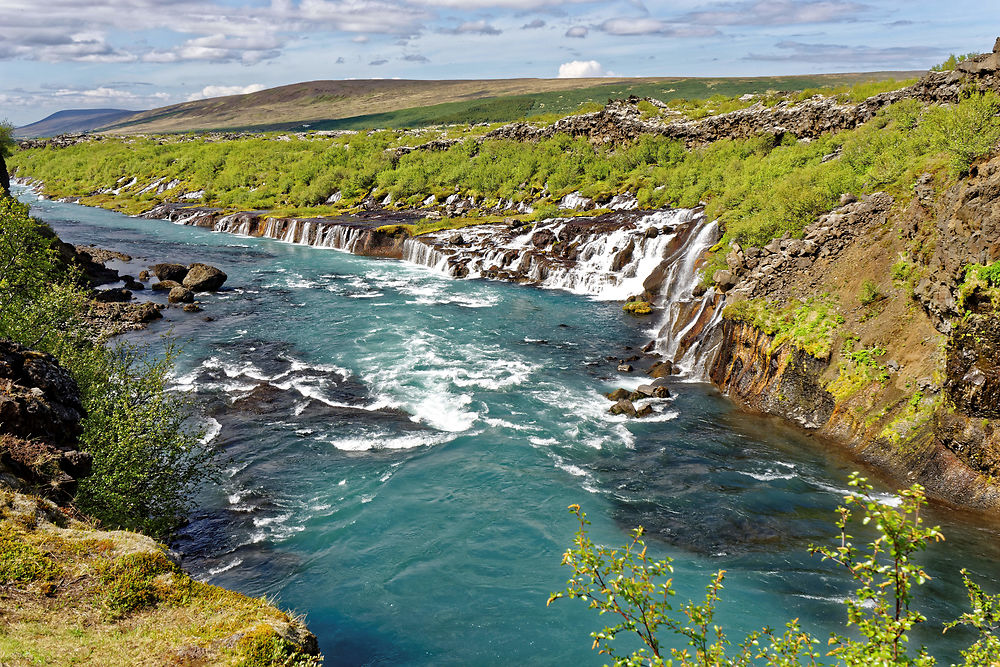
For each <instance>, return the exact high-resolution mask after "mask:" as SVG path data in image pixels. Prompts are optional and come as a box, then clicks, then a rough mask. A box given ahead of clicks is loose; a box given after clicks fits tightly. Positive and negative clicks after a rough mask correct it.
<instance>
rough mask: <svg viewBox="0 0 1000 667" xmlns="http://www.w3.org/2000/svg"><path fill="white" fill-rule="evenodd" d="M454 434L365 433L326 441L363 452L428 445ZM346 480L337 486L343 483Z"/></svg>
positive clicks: (349, 450) (447, 438) (438, 442)
mask: <svg viewBox="0 0 1000 667" xmlns="http://www.w3.org/2000/svg"><path fill="white" fill-rule="evenodd" d="M453 437H454V436H451V435H448V434H442V433H423V432H420V433H410V434H407V435H400V436H387V435H374V436H372V435H366V436H357V437H348V438H331V439H329V440H328V442H329V443H330V444H331V445H333V446H334V447H336V448H337V449H340V450H343V451H348V452H364V451H369V450H373V449H376V450H377V449H413V448H415V447H430V446H433V445H440V444H442V443H445V442H448V441H450V440H451V439H452V438H453ZM346 483H347V482H346V480H345V481H343V482H340V483H339V484H338V486H342V485H345V484H346Z"/></svg>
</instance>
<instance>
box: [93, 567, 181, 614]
mask: <svg viewBox="0 0 1000 667" xmlns="http://www.w3.org/2000/svg"><path fill="white" fill-rule="evenodd" d="M179 571H180V570H179V568H178V567H177V566H176V565H175V564H174V563H172V562H171V561H170V559H168V558H167V557H166V556H165V555H164V554H163V553H161V552H159V551H157V552H140V553H133V554H127V555H124V556H119V557H118V558H116V559H114V560H113V561H109V562H107V563H105V564H104V565H103V566H101V567H100V569H99V572H98V579H99V581H100V584H101V588H100V593H101V598H102V600H103V601H104V605H105V606H106V607H107V609H108V610H109V611H110V612H111V613H112V614H114V615H116V616H124V615H125V614H129V613H131V612H133V611H137V610H139V609H143V608H145V607H150V606H152V605H155V604H157V603H158V602H160V601H161V600H164V599H166V598H167V597H169V595H170V592H171V591H170V589H169V588H167V587H166V586H165V585H164V584H161V583H158V582H157V581H156V579H157V577H159V576H160V575H164V574H175V573H178V572H179Z"/></svg>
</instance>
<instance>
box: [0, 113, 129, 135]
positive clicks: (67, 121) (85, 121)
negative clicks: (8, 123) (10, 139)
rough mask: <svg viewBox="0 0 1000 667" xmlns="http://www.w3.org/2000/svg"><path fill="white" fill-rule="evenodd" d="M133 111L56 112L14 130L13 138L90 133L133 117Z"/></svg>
mask: <svg viewBox="0 0 1000 667" xmlns="http://www.w3.org/2000/svg"><path fill="white" fill-rule="evenodd" d="M135 113H136V112H135V111H127V110H125V109H67V110H65V111H57V112H56V113H54V114H52V115H51V116H49V117H48V118H44V119H42V120H40V121H38V122H36V123H32V124H31V125H25V126H24V127H19V128H17V129H15V130H14V136H15V137H19V138H30V137H54V136H56V135H57V134H66V133H76V132H90V131H93V130H96V129H99V128H102V127H105V126H107V125H111V124H112V123H117V122H119V121H121V120H122V119H123V118H128V117H129V116H134V115H135Z"/></svg>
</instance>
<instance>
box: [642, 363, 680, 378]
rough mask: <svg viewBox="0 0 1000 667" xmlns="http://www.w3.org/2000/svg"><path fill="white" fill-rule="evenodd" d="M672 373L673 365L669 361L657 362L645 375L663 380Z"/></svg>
mask: <svg viewBox="0 0 1000 667" xmlns="http://www.w3.org/2000/svg"><path fill="white" fill-rule="evenodd" d="M673 371H674V367H673V364H671V363H670V362H669V361H657V362H656V363H655V364H653V365H652V366H650V367H649V370H648V371H646V375H648V376H649V377H651V378H663V377H667V376H669V375H672V374H673Z"/></svg>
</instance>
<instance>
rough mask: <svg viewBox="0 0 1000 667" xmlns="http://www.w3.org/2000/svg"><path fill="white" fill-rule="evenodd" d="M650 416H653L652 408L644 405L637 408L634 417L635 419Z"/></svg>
mask: <svg viewBox="0 0 1000 667" xmlns="http://www.w3.org/2000/svg"><path fill="white" fill-rule="evenodd" d="M651 414H653V406H652V405H644V406H642V407H641V408H639V409H638V410H636V411H635V416H636V417H648V416H649V415H651Z"/></svg>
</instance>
